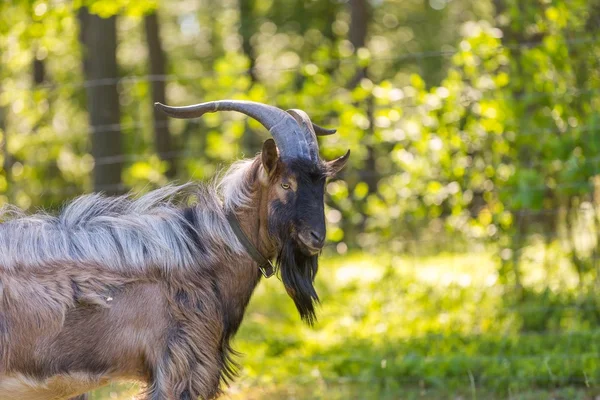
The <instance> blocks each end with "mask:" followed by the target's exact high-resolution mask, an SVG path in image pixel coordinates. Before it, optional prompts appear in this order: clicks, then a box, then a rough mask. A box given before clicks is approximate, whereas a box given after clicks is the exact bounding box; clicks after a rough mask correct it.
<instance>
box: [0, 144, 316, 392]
mask: <svg viewBox="0 0 600 400" xmlns="http://www.w3.org/2000/svg"><path fill="white" fill-rule="evenodd" d="M267 142H268V141H267ZM269 146H270V149H269ZM266 148H267V149H269V155H268V156H265V155H263V156H262V159H261V155H258V156H257V157H255V158H254V159H252V160H245V161H241V162H239V163H236V164H234V165H233V166H232V167H231V168H230V169H229V171H228V172H227V173H226V174H225V175H224V176H223V177H222V179H221V180H220V181H219V182H218V184H212V185H204V186H199V185H193V184H187V185H183V186H177V187H175V186H169V187H166V188H163V189H159V190H156V191H153V192H150V193H148V194H146V195H144V196H142V197H140V198H137V199H133V198H131V197H129V196H122V197H112V198H111V197H104V196H101V195H88V196H83V197H80V198H78V199H76V200H75V201H73V202H72V203H71V204H69V205H67V206H66V207H65V208H64V210H63V211H62V212H61V213H60V214H59V215H58V216H52V215H49V214H46V213H38V214H35V215H31V216H27V215H24V214H23V213H22V212H21V211H19V210H15V209H7V210H5V211H4V212H3V214H2V217H3V219H4V220H5V222H4V223H3V224H1V225H0V398H7V399H8V398H11V399H12V398H15V399H17V398H18V399H29V400H37V399H40V400H41V399H66V398H69V397H73V396H79V395H82V394H83V393H85V392H87V391H89V390H91V389H93V388H95V387H97V386H101V385H103V384H106V383H107V382H109V381H111V380H120V379H136V380H140V381H143V382H147V383H148V387H147V390H146V397H147V399H149V400H159V399H160V400H192V399H197V398H201V399H213V398H215V397H216V396H217V395H218V394H219V393H220V385H221V383H223V382H225V383H227V382H228V381H229V380H230V379H231V378H232V377H233V376H234V374H235V364H234V363H233V361H232V359H231V358H232V355H233V354H234V353H233V351H232V349H231V347H230V340H231V338H232V337H233V335H234V334H235V333H236V332H237V330H238V328H239V326H240V323H241V321H242V318H243V315H244V311H245V309H246V306H247V304H248V302H249V300H250V297H251V295H252V292H253V291H254V289H255V287H256V285H257V284H258V282H259V280H260V278H261V275H260V272H259V270H258V268H257V265H256V263H255V262H254V261H253V260H252V258H251V257H250V256H249V255H248V254H247V252H246V250H245V249H244V248H243V246H242V244H241V243H240V242H239V240H238V239H237V237H236V236H235V234H234V233H233V231H232V229H231V227H230V226H229V223H228V222H227V220H226V213H227V212H230V211H231V212H234V213H235V214H236V216H237V218H238V219H239V221H240V224H241V226H242V228H243V230H244V231H245V232H246V233H247V234H248V237H249V238H250V239H251V240H252V242H253V243H254V244H255V246H256V247H257V248H258V250H259V251H260V252H261V253H262V254H264V255H265V256H266V257H269V258H273V257H276V258H277V261H278V268H279V269H280V272H281V278H282V280H283V283H284V285H285V287H286V290H287V292H288V293H289V295H290V296H291V297H292V299H293V300H294V303H295V304H296V306H297V308H298V311H299V312H300V315H301V317H302V318H303V319H304V320H305V321H307V322H308V323H312V322H313V321H314V319H315V311H314V306H315V304H316V303H317V302H318V297H317V294H316V292H315V289H314V287H313V281H314V278H315V274H316V272H317V259H318V257H317V254H315V253H314V251H313V250H314V246H313V247H311V248H310V249H308V250H307V248H303V247H302V246H300V245H299V243H300V242H303V240H301V238H300V239H299V235H301V234H306V233H307V232H308V233H310V232H313V233H314V232H315V231H314V230H315V229H316V230H317V231H316V232H319V233H320V234H322V235H323V238H324V234H325V226H324V214H323V202H322V199H323V191H324V184H325V176H326V173H327V171H326V166H325V165H324V164H319V165H316V166H315V165H312V164H302V163H299V164H297V165H296V164H293V163H292V164H289V165H287V164H284V163H283V162H282V161H281V160H277V158H276V151H275V148H274V144H272V143H270V144H269V143H268V144H267V147H266ZM264 165H268V168H266V167H265V166H264ZM284 182H289V184H288V183H286V184H284ZM294 182H296V183H294ZM292 183H293V185H292ZM292 186H293V187H292ZM311 229H312V231H311ZM299 232H300V233H299ZM304 240H306V239H304ZM317 245H319V246H322V241H321V242H320V244H319V243H317ZM311 249H312V250H311ZM78 399H79V400H83V397H79V398H78Z"/></svg>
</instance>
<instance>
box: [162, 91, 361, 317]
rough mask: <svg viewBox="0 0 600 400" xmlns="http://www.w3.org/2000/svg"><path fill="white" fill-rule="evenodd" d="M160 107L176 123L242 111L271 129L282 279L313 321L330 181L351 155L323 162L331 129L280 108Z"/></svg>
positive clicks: (265, 178)
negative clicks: (322, 145)
mask: <svg viewBox="0 0 600 400" xmlns="http://www.w3.org/2000/svg"><path fill="white" fill-rule="evenodd" d="M156 106H157V107H158V108H159V109H161V110H162V111H164V112H165V113H166V114H167V115H169V116H172V117H176V118H196V117H200V116H202V115H203V114H205V113H207V112H216V111H238V112H241V113H244V114H246V115H248V116H250V117H252V118H254V119H256V120H257V121H258V122H260V123H261V124H262V125H263V126H264V127H265V128H267V129H268V130H269V132H270V133H271V135H272V136H273V139H274V140H273V139H268V140H266V141H265V142H264V144H263V147H262V152H261V163H262V165H261V169H260V179H259V180H260V182H261V183H262V184H263V185H264V187H265V189H266V190H267V202H268V228H269V233H270V235H271V237H272V238H273V240H274V241H275V242H276V244H277V250H278V256H277V261H278V265H279V267H280V269H281V278H282V280H283V283H284V284H285V287H286V290H287V292H288V294H289V295H290V296H291V297H292V299H293V300H294V302H295V304H296V307H297V308H298V311H299V312H300V315H301V316H302V318H303V319H305V320H306V321H308V322H312V320H313V319H314V303H315V302H317V301H318V297H317V294H316V292H315V289H314V287H313V280H314V277H315V274H316V272H317V257H318V254H319V253H320V251H321V249H322V248H323V245H324V244H325V213H324V198H323V197H324V191H325V181H326V179H327V178H328V177H332V176H334V175H335V174H337V173H338V172H339V171H340V170H341V169H342V168H343V167H344V165H345V164H346V162H347V161H348V157H349V156H350V151H348V152H347V153H346V154H345V155H343V156H342V157H339V158H337V159H335V160H333V161H323V160H322V159H321V158H320V157H319V147H318V143H317V136H321V135H330V134H333V133H335V130H328V129H325V128H322V127H320V126H318V125H315V124H313V123H312V122H311V120H310V118H309V117H308V115H307V114H306V113H305V112H304V111H302V110H288V111H283V110H281V109H279V108H276V107H273V106H269V105H265V104H261V103H255V102H249V101H236V100H222V101H214V102H207V103H201V104H197V105H193V106H188V107H168V106H165V105H162V104H160V103H157V104H156Z"/></svg>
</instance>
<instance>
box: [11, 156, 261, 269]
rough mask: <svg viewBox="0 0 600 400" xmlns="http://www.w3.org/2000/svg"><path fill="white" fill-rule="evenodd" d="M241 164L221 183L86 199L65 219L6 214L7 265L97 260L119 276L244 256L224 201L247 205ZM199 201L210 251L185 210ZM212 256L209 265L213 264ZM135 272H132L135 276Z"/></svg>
mask: <svg viewBox="0 0 600 400" xmlns="http://www.w3.org/2000/svg"><path fill="white" fill-rule="evenodd" d="M249 166H250V163H247V162H242V163H237V164H234V166H233V167H232V168H231V169H230V170H229V172H228V173H226V174H225V175H224V177H223V179H222V180H221V182H220V184H219V185H218V187H217V186H216V185H196V184H192V183H188V184H185V185H181V186H167V187H164V188H161V189H157V190H154V191H151V192H149V193H147V194H145V195H143V196H141V197H139V198H137V199H134V198H132V196H130V195H125V196H120V197H106V196H103V195H101V194H90V195H85V196H81V197H79V198H77V199H75V200H74V201H73V202H71V203H69V204H68V205H67V206H66V207H65V208H64V209H63V210H62V212H60V214H59V215H56V216H54V215H50V214H48V213H45V212H40V213H37V214H33V215H29V216H28V215H25V214H24V213H23V212H22V211H21V210H19V209H16V208H14V207H6V208H4V209H3V210H1V211H0V218H1V219H2V220H4V221H5V222H4V223H2V224H0V265H1V266H2V267H3V268H5V269H7V270H10V269H13V268H15V267H16V266H18V265H20V266H33V267H43V266H44V265H48V264H50V263H53V262H64V261H75V262H93V263H97V264H99V265H106V266H107V267H108V268H110V269H114V270H119V271H131V272H133V271H136V270H144V269H147V268H149V267H155V268H156V267H157V268H159V269H161V270H162V271H164V272H167V273H168V272H170V271H171V270H172V269H174V268H186V269H187V268H193V267H194V266H196V265H198V262H199V261H201V260H202V259H203V258H204V260H205V261H207V262H210V261H212V260H214V259H216V258H217V255H216V254H212V253H211V252H215V251H217V250H219V249H228V250H229V251H230V252H231V253H234V254H241V253H243V251H244V250H243V247H242V245H241V244H240V243H239V241H238V240H237V238H236V236H235V234H234V233H233V232H232V230H231V228H230V226H229V224H228V222H227V221H226V218H225V212H224V210H223V203H225V204H227V205H229V206H233V205H241V204H242V203H243V202H244V201H246V200H247V198H248V197H247V193H246V192H244V190H247V188H246V187H245V186H246V185H244V182H243V180H244V177H245V171H246V170H247V169H248V167H249ZM194 198H195V199H196V203H197V205H198V206H196V207H194V212H195V219H196V224H195V225H196V226H195V227H193V228H192V229H195V230H196V232H197V237H200V238H202V240H203V241H204V244H205V246H202V248H203V251H204V253H202V254H201V253H200V251H201V250H200V249H199V247H198V246H196V245H195V244H194V243H193V238H192V237H191V236H190V235H189V228H190V227H189V224H188V221H187V220H186V219H185V217H184V215H183V213H182V208H183V207H182V205H183V206H185V205H188V204H190V203H191V202H192V200H193V199H194ZM206 258H208V259H206ZM132 269H133V271H132Z"/></svg>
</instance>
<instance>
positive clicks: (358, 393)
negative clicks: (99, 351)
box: [94, 252, 600, 400]
mask: <svg viewBox="0 0 600 400" xmlns="http://www.w3.org/2000/svg"><path fill="white" fill-rule="evenodd" d="M534 261H537V260H534ZM525 265H527V262H526V263H525ZM530 265H531V271H527V276H528V277H529V278H528V279H530V280H531V281H532V282H534V283H535V281H536V279H538V280H540V283H543V281H542V280H543V279H545V275H544V274H543V273H541V272H539V271H536V270H535V268H539V265H540V263H539V262H531V263H530ZM535 265H538V267H535ZM321 266H322V267H321V270H320V273H319V278H318V286H319V293H320V294H321V300H322V306H321V307H320V309H319V322H318V323H317V324H316V325H315V326H314V327H308V326H305V325H303V324H302V323H301V322H300V319H299V317H298V315H297V312H296V310H295V308H294V306H293V303H292V302H291V300H290V299H289V298H288V297H287V295H286V294H285V292H284V290H283V288H282V285H281V283H280V282H279V281H278V280H277V279H274V278H273V279H270V280H268V281H265V282H262V283H261V284H260V286H259V288H258V289H257V292H256V293H255V296H254V298H253V300H252V302H251V304H250V306H249V309H248V312H247V315H246V318H245V320H244V323H243V324H242V328H241V330H240V332H239V334H238V336H237V338H236V340H235V345H234V347H235V348H236V349H238V350H240V351H241V352H242V353H244V356H243V357H242V358H241V359H240V360H239V361H240V362H241V365H242V366H243V368H242V370H241V371H240V377H239V379H237V380H236V381H235V382H234V384H233V385H232V386H231V388H229V389H228V391H227V393H226V394H225V396H224V398H230V399H236V400H237V399H288V398H297V399H351V398H356V399H388V398H389V399H396V398H420V399H427V398H431V399H438V398H486V399H487V398H522V399H534V398H535V399H537V398H568V399H571V398H573V399H577V398H582V399H583V398H589V396H591V395H592V394H593V393H596V392H594V390H595V389H594V388H595V387H596V384H597V383H598V379H599V378H600V366H599V364H598V361H597V358H598V357H597V356H598V354H600V331H599V330H597V329H596V327H594V326H590V325H589V324H587V325H586V322H585V321H582V320H581V319H580V318H578V316H577V315H576V314H572V313H571V314H570V313H565V314H564V315H563V314H560V315H559V316H558V317H557V327H556V329H554V330H553V331H543V332H526V333H522V330H523V326H524V325H523V320H524V319H527V320H528V323H530V324H531V321H534V322H535V318H538V319H539V318H545V316H544V314H543V313H541V314H540V313H539V312H536V309H535V307H543V306H544V304H543V303H541V304H538V303H533V306H534V307H533V309H532V311H531V312H530V311H527V310H525V311H523V310H517V309H515V308H514V306H513V305H507V304H505V303H504V302H503V290H504V288H503V286H502V285H501V284H500V283H499V280H498V275H497V272H496V271H497V265H496V264H495V262H494V260H493V258H492V256H491V255H490V254H489V253H485V252H482V253H472V254H468V255H461V254H442V255H438V256H435V257H403V256H392V255H390V254H380V255H367V254H360V253H355V254H350V255H347V256H344V257H325V258H324V259H323V260H322V263H321ZM562 287H563V288H566V287H567V286H565V285H563V286H562ZM565 290H567V289H565ZM528 306H531V304H528ZM542 322H543V321H542ZM126 389H127V390H125V391H123V392H118V391H116V389H114V388H112V389H108V390H104V391H103V394H102V395H100V396H96V397H94V399H102V400H105V399H113V398H115V399H130V398H131V396H132V395H133V393H134V392H132V390H131V388H130V387H126ZM117 392H118V393H119V394H118V396H117V397H114V396H115V395H116V393H117ZM111 394H112V397H111Z"/></svg>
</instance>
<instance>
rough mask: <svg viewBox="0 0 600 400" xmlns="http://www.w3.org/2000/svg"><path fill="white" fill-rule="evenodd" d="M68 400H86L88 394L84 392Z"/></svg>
mask: <svg viewBox="0 0 600 400" xmlns="http://www.w3.org/2000/svg"><path fill="white" fill-rule="evenodd" d="M69 400H88V395H87V393H86V394H81V395H79V396H77V397H71V398H70V399H69Z"/></svg>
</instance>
